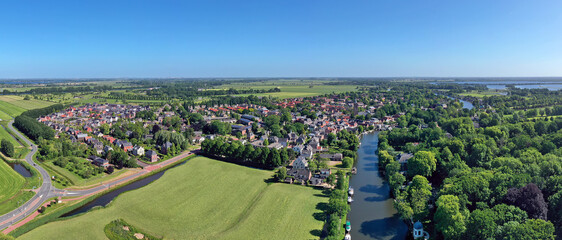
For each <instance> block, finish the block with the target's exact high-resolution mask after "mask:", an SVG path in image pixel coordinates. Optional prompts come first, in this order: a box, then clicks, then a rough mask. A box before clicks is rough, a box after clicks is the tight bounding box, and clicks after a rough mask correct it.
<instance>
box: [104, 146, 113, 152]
mask: <svg viewBox="0 0 562 240" xmlns="http://www.w3.org/2000/svg"><path fill="white" fill-rule="evenodd" d="M103 151H104V152H105V153H107V152H109V151H113V148H112V147H111V146H109V145H105V147H104V148H103Z"/></svg>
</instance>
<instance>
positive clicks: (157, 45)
mask: <svg viewBox="0 0 562 240" xmlns="http://www.w3.org/2000/svg"><path fill="white" fill-rule="evenodd" d="M561 12H562V1H528V0H527V1H519V0H511V1H504V0H485V1H479V0H473V1H444V0H443V1H433V0H424V1H421V0H420V1H393V0H386V1H375V0H368V1H331V0H282V1H281V0H279V1H273V0H256V1H216V0H200V1H187V0H186V1H167V0H158V1H156V0H152V1H142V0H134V1H117V0H112V1H103V0H97V1H21V0H11V1H2V3H0V78H96V77H387V76H389V77H392V76H396V77H405V76H420V77H421V76H427V77H454V76H459V77H463V76H465V77H468V76H474V77H485V76H562V14H560V13H561Z"/></svg>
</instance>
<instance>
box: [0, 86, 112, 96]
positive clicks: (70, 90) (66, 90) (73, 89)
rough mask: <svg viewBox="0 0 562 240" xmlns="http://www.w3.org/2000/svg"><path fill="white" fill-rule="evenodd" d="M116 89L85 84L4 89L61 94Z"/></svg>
mask: <svg viewBox="0 0 562 240" xmlns="http://www.w3.org/2000/svg"><path fill="white" fill-rule="evenodd" d="M109 90H114V88H113V87H111V86H94V87H92V86H84V87H44V88H33V89H29V90H27V91H23V92H11V91H9V90H7V89H6V90H4V91H3V92H2V93H3V94H60V93H76V92H103V91H109Z"/></svg>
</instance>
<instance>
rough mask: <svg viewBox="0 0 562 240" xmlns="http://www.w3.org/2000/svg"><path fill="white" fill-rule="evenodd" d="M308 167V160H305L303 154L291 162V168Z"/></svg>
mask: <svg viewBox="0 0 562 240" xmlns="http://www.w3.org/2000/svg"><path fill="white" fill-rule="evenodd" d="M307 167H308V160H306V158H305V157H303V156H299V157H298V158H297V159H296V160H295V161H294V162H293V168H294V169H305V168H307Z"/></svg>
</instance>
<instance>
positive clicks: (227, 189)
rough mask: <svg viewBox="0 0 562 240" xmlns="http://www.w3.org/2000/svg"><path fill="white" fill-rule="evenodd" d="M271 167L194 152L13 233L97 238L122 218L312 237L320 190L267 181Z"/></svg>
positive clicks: (171, 229)
mask: <svg viewBox="0 0 562 240" xmlns="http://www.w3.org/2000/svg"><path fill="white" fill-rule="evenodd" d="M271 175H272V172H271V171H264V170H258V169H253V168H248V167H243V166H238V165H235V164H231V163H225V162H221V161H216V160H212V159H208V158H204V157H196V158H193V159H191V160H190V161H188V162H187V163H186V164H184V165H181V166H178V167H176V168H174V169H171V170H169V171H168V172H166V173H165V174H164V176H162V177H161V178H160V179H158V180H156V181H155V182H153V183H151V184H149V185H147V186H146V187H143V188H141V189H138V190H134V191H131V192H127V193H124V194H122V195H120V196H119V197H118V198H117V199H116V200H114V201H113V202H112V203H111V205H110V206H109V207H107V208H103V209H99V210H94V211H92V212H89V213H86V214H84V215H81V216H78V217H75V218H71V219H68V220H64V221H57V222H52V223H48V224H46V225H43V226H41V227H39V228H36V229H34V230H32V231H31V232H28V233H26V234H24V235H22V236H20V238H18V239H105V234H104V231H103V230H104V226H105V225H106V224H108V223H110V222H111V221H113V220H115V219H120V218H121V219H124V220H125V221H127V222H128V223H130V224H131V225H133V226H135V227H138V228H140V229H143V230H144V231H145V232H146V233H148V234H151V235H154V236H156V237H163V238H164V239H248V237H249V236H252V238H253V239H317V238H318V236H316V235H315V234H318V233H319V232H320V230H321V229H322V226H323V222H322V221H321V220H317V219H316V218H315V217H314V215H315V214H321V212H322V211H321V210H318V209H317V208H318V206H319V205H322V203H323V202H327V200H328V199H327V198H326V197H324V196H323V195H322V192H321V191H320V190H316V189H313V188H309V187H303V186H296V185H288V184H281V183H273V184H268V183H267V182H266V180H267V179H269V178H270V177H271Z"/></svg>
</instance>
